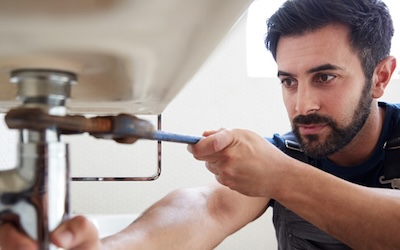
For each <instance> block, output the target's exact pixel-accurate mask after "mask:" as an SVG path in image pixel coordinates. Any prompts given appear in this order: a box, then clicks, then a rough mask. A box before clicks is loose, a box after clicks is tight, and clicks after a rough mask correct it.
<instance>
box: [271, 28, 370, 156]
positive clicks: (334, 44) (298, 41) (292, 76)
mask: <svg viewBox="0 0 400 250" xmlns="http://www.w3.org/2000/svg"><path fill="white" fill-rule="evenodd" d="M277 64H278V76H279V78H280V80H281V82H282V93H283V99H284V103H285V106H286V109H287V112H288V115H289V118H290V120H291V123H292V128H293V132H294V134H295V135H296V137H297V138H298V140H299V142H300V144H301V145H302V147H303V150H304V151H305V152H306V153H307V154H308V155H310V156H312V157H315V158H321V157H325V156H328V155H331V154H333V153H335V152H337V151H339V150H341V149H343V148H344V147H345V146H346V145H347V144H348V143H349V142H350V141H351V140H352V139H353V138H354V136H356V134H357V133H358V132H359V131H360V130H361V128H362V126H363V125H364V123H365V121H366V119H367V118H368V115H369V112H370V108H371V102H372V96H371V93H370V85H371V84H370V82H369V81H368V82H367V81H366V79H365V76H364V73H363V71H362V67H361V63H360V61H359V58H358V57H357V55H356V54H355V52H353V51H352V50H351V47H350V45H349V38H348V29H347V28H346V27H344V26H341V25H329V26H326V27H324V28H321V29H319V30H316V31H313V32H309V33H306V34H304V35H301V36H289V37H281V38H280V40H279V43H278V48H277Z"/></svg>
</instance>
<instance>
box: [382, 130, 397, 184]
mask: <svg viewBox="0 0 400 250" xmlns="http://www.w3.org/2000/svg"><path fill="white" fill-rule="evenodd" d="M383 147H384V149H385V151H386V154H385V160H384V163H383V170H384V176H385V179H386V180H393V179H396V178H397V179H398V180H399V181H396V182H399V183H398V187H396V188H397V189H398V188H400V126H397V127H396V128H395V130H394V133H393V134H392V135H391V137H390V139H389V140H388V141H387V142H386V143H385V145H384V146H383ZM394 182H395V181H392V187H393V184H394ZM396 185H397V184H396Z"/></svg>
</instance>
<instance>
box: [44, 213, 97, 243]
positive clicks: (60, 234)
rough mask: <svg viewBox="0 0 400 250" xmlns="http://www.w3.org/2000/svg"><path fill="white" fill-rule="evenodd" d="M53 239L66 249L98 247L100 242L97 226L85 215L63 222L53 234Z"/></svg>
mask: <svg viewBox="0 0 400 250" xmlns="http://www.w3.org/2000/svg"><path fill="white" fill-rule="evenodd" d="M51 239H52V242H53V243H54V244H56V245H57V246H59V247H63V248H66V249H74V248H76V249H98V248H99V244H100V241H99V238H98V233H97V229H96V227H95V226H94V225H93V224H92V223H91V222H90V221H89V220H88V219H86V218H85V217H83V216H76V217H74V218H72V219H71V220H69V221H67V222H65V223H63V224H61V225H60V226H59V227H58V228H57V229H56V230H54V232H53V233H52V234H51Z"/></svg>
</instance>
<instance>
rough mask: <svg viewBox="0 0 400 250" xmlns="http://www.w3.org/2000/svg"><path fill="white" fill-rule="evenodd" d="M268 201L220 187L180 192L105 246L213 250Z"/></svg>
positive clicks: (141, 217)
mask: <svg viewBox="0 0 400 250" xmlns="http://www.w3.org/2000/svg"><path fill="white" fill-rule="evenodd" d="M268 201H269V200H268V199H266V198H254V197H248V196H244V195H242V194H240V193H238V192H236V191H233V190H230V189H229V188H227V187H224V186H222V185H219V184H215V185H211V186H208V187H202V188H192V189H182V190H177V191H174V192H172V193H170V194H169V195H167V196H166V197H165V198H163V199H162V200H160V201H159V202H157V203H156V204H154V205H153V206H152V207H150V208H149V209H148V210H147V211H145V212H144V214H143V215H142V216H140V217H139V218H138V219H137V220H136V221H135V222H133V223H132V224H131V225H130V226H129V227H127V228H126V229H125V230H123V231H122V232H120V233H118V234H116V235H113V236H110V237H107V238H105V239H103V240H102V244H103V246H104V248H105V249H127V248H130V249H201V250H203V249H213V248H215V247H216V246H217V245H218V244H219V243H221V242H222V241H223V240H224V239H225V238H226V237H227V236H229V235H230V234H232V233H234V232H236V231H237V230H239V229H240V228H242V227H243V226H245V225H246V224H247V223H249V222H251V221H253V220H254V219H256V218H257V217H258V216H259V215H261V214H262V213H263V212H264V211H265V209H266V206H267V203H268ZM136 247H137V248H136Z"/></svg>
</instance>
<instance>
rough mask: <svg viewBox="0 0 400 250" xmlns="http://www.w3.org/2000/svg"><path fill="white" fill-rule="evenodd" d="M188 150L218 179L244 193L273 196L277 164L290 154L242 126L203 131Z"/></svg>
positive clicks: (277, 170)
mask: <svg viewBox="0 0 400 250" xmlns="http://www.w3.org/2000/svg"><path fill="white" fill-rule="evenodd" d="M203 135H204V136H205V138H203V139H202V140H200V141H199V142H198V143H196V144H194V145H189V146H188V150H189V152H191V153H192V154H193V156H194V157H195V158H196V159H198V160H202V161H205V162H206V167H207V169H208V170H209V171H210V172H212V173H213V174H214V175H215V176H216V179H217V181H218V182H219V183H221V184H222V185H225V186H227V187H229V188H230V189H233V190H236V191H238V192H240V193H242V194H244V195H248V196H254V197H272V195H273V194H274V192H276V191H277V189H278V187H279V177H280V174H281V173H280V172H279V169H280V168H279V166H280V164H282V163H284V162H285V161H290V158H289V157H288V156H286V155H285V154H284V153H282V152H281V151H280V150H279V149H278V148H276V147H275V146H274V145H272V144H271V143H269V142H267V141H266V140H265V139H264V138H263V137H261V136H260V135H257V134H256V133H254V132H251V131H249V130H243V129H234V130H228V129H220V130H217V131H206V132H204V134H203Z"/></svg>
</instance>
